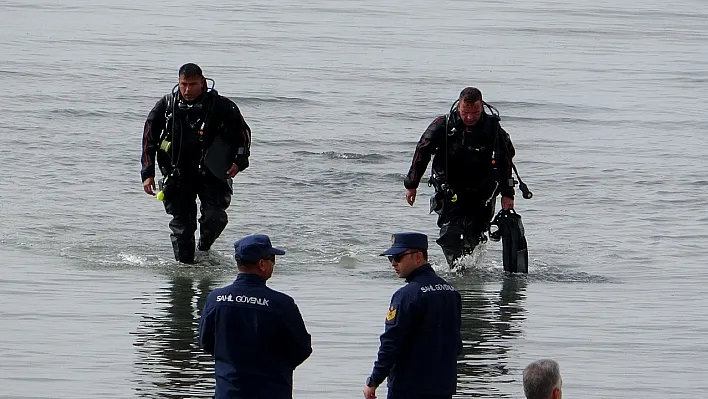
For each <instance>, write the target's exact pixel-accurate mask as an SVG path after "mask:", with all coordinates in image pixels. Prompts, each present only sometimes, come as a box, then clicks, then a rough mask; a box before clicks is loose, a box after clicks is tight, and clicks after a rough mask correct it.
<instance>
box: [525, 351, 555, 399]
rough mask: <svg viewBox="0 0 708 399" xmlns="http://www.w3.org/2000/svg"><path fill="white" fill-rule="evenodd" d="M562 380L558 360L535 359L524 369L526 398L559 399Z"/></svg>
mask: <svg viewBox="0 0 708 399" xmlns="http://www.w3.org/2000/svg"><path fill="white" fill-rule="evenodd" d="M562 385H563V380H562V379H561V375H560V367H559V366H558V362H556V361H555V360H550V359H543V360H537V361H535V362H533V363H531V364H529V365H528V366H526V368H525V369H524V394H526V398H527V399H561V397H562V396H563V392H562V391H561V386H562Z"/></svg>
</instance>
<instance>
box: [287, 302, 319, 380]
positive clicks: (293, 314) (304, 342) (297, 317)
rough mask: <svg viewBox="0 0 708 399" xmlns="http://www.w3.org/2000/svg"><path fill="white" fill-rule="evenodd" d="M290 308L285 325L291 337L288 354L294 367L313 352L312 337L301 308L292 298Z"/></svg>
mask: <svg viewBox="0 0 708 399" xmlns="http://www.w3.org/2000/svg"><path fill="white" fill-rule="evenodd" d="M289 307H290V309H288V311H287V312H285V325H286V329H287V332H288V335H289V337H290V339H289V341H290V344H289V345H287V348H288V349H287V350H288V353H287V356H288V358H289V359H290V364H291V365H292V367H293V369H295V368H296V367H297V366H299V365H301V364H302V363H303V362H304V361H305V360H306V359H307V358H308V357H310V355H311V354H312V337H311V336H310V333H308V332H307V328H306V327H305V322H304V321H303V320H302V315H301V314H300V309H298V307H297V305H296V304H295V301H293V299H292V298H290V306H289Z"/></svg>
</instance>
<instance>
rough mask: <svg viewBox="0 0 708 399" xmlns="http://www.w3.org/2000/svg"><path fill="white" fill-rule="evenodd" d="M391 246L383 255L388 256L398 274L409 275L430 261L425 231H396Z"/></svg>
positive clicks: (402, 276) (399, 275) (404, 276)
mask: <svg viewBox="0 0 708 399" xmlns="http://www.w3.org/2000/svg"><path fill="white" fill-rule="evenodd" d="M391 243H392V244H391V248H389V249H387V250H386V251H384V252H383V253H382V254H381V256H388V260H389V261H390V262H391V266H393V268H394V270H396V274H397V275H398V277H400V278H406V277H408V275H409V274H411V272H412V271H413V270H415V269H417V268H419V267H420V266H422V265H424V264H426V263H428V236H426V235H425V234H423V233H413V232H407V233H395V234H393V235H392V236H391Z"/></svg>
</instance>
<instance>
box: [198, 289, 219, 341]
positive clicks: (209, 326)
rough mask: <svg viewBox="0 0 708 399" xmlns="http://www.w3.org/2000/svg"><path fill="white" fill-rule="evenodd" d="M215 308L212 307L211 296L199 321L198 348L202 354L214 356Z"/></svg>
mask: <svg viewBox="0 0 708 399" xmlns="http://www.w3.org/2000/svg"><path fill="white" fill-rule="evenodd" d="M215 311H216V308H215V307H214V306H213V300H212V298H211V295H210V296H209V298H208V299H207V301H206V304H205V305H204V311H203V312H202V318H201V320H200V321H199V346H201V347H202V349H204V352H206V353H210V354H212V355H213V354H214V319H215V315H214V313H215Z"/></svg>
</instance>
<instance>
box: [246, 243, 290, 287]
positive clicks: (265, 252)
mask: <svg viewBox="0 0 708 399" xmlns="http://www.w3.org/2000/svg"><path fill="white" fill-rule="evenodd" d="M276 255H285V251H283V250H282V249H278V248H273V245H272V244H271V243H270V238H269V237H268V236H267V235H265V234H253V235H250V236H246V237H243V238H242V239H240V240H238V241H236V242H235V243H234V258H235V259H236V266H238V271H239V273H247V274H257V275H259V276H261V277H263V278H264V279H266V280H268V279H269V278H270V276H272V275H273V266H275V256H276Z"/></svg>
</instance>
